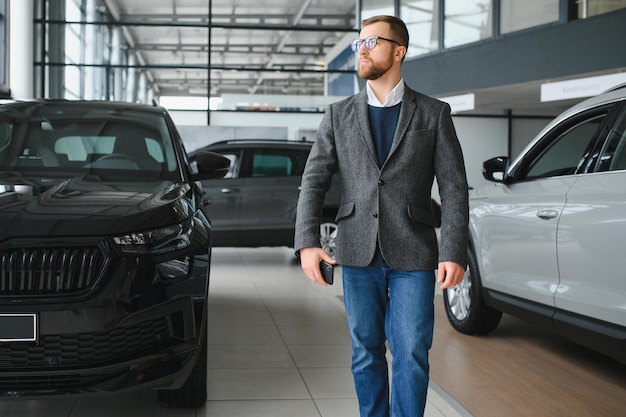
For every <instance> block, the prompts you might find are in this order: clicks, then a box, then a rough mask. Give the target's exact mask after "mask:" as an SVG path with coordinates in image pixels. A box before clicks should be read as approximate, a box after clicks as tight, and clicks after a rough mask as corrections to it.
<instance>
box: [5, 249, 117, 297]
mask: <svg viewBox="0 0 626 417" xmlns="http://www.w3.org/2000/svg"><path fill="white" fill-rule="evenodd" d="M105 264H106V257H105V255H104V254H103V252H102V251H101V250H100V248H99V247H97V246H87V247H82V246H81V247H48V248H9V249H5V250H3V251H1V252H0V295H3V296H6V295H9V296H26V295H69V294H75V293H80V292H83V291H85V290H87V289H89V288H91V287H92V286H93V285H94V283H95V282H96V280H97V278H98V275H99V274H100V272H101V271H102V269H103V267H104V266H105Z"/></svg>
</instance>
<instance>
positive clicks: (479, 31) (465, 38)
mask: <svg viewBox="0 0 626 417" xmlns="http://www.w3.org/2000/svg"><path fill="white" fill-rule="evenodd" d="M444 4H445V6H444V8H445V10H444V48H451V47H453V46H458V45H464V44H467V43H471V42H476V41H480V40H482V39H487V38H490V37H491V36H492V23H491V22H492V19H493V14H492V11H493V7H492V1H491V0H474V1H467V0H446V1H445V2H444Z"/></svg>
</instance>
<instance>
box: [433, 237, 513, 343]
mask: <svg viewBox="0 0 626 417" xmlns="http://www.w3.org/2000/svg"><path fill="white" fill-rule="evenodd" d="M468 258H469V266H468V268H467V271H466V272H465V276H464V277H463V281H461V283H460V284H459V285H457V286H456V287H454V288H447V289H445V290H443V302H444V305H445V309H446V315H447V316H448V321H449V322H450V324H451V325H452V327H453V328H454V329H455V330H457V331H459V332H461V333H465V334H470V335H485V334H488V333H491V332H492V331H494V330H495V329H496V327H498V324H499V323H500V319H501V318H502V312H501V311H499V310H496V309H495V308H493V307H489V306H488V305H487V304H485V299H484V297H483V293H482V284H481V279H480V272H479V270H478V263H477V261H476V255H474V252H473V251H472V249H471V248H468Z"/></svg>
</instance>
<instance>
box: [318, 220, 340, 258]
mask: <svg viewBox="0 0 626 417" xmlns="http://www.w3.org/2000/svg"><path fill="white" fill-rule="evenodd" d="M320 244H321V245H322V249H324V251H326V253H327V254H329V255H330V256H331V257H332V258H333V259H334V258H335V249H336V247H337V225H336V224H335V223H322V224H320Z"/></svg>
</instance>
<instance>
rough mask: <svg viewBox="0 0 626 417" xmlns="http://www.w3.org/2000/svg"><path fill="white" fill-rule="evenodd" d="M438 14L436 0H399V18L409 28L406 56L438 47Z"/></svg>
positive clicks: (419, 53) (416, 54) (427, 51)
mask: <svg viewBox="0 0 626 417" xmlns="http://www.w3.org/2000/svg"><path fill="white" fill-rule="evenodd" d="M438 15H439V1H438V0H400V18H401V19H402V20H404V22H405V23H406V26H407V29H408V30H409V49H408V51H407V57H411V56H418V55H423V54H426V53H429V52H432V51H436V50H438V49H439V25H438V23H439V19H438V17H437V16H438Z"/></svg>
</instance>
